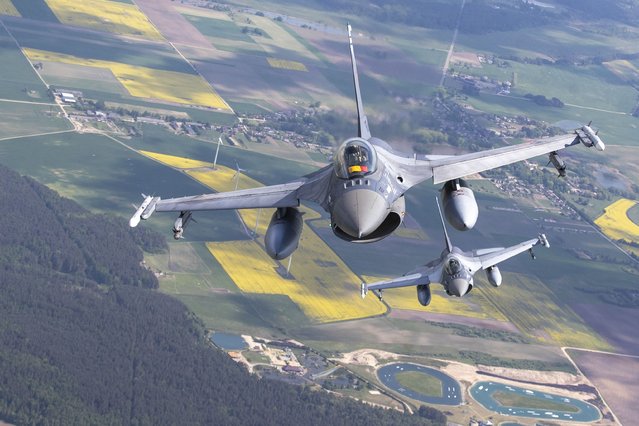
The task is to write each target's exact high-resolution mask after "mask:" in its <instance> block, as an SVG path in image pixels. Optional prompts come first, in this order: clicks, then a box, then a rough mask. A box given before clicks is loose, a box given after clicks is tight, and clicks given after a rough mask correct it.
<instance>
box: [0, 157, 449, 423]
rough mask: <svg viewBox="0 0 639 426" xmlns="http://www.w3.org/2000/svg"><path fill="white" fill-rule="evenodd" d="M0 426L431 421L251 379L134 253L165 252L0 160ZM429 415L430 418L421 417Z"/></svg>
mask: <svg viewBox="0 0 639 426" xmlns="http://www.w3.org/2000/svg"><path fill="white" fill-rule="evenodd" d="M0 182H1V184H0V213H1V214H2V217H3V218H5V222H4V223H5V229H4V230H3V232H2V233H0V421H4V422H7V423H10V424H15V425H26V424H30V425H31V424H65V425H76V424H77V425H88V424H91V425H101V424H109V425H119V424H121V425H161V424H189V425H191V424H217V425H258V424H259V425H276V424H277V425H293V424H295V425H319V424H330V425H367V426H373V425H384V424H399V423H401V424H405V425H431V424H445V416H442V415H441V413H439V414H438V412H436V410H435V412H433V410H431V409H422V410H419V411H418V412H417V414H416V415H414V416H408V415H403V414H401V413H399V412H396V411H393V410H384V409H381V408H372V407H369V406H367V405H364V404H362V403H360V402H357V401H354V400H352V399H349V398H343V397H335V396H332V395H329V394H327V393H325V392H320V391H315V390H311V389H310V388H308V387H300V386H292V385H288V384H285V383H283V382H279V381H271V380H260V379H259V378H257V377H256V376H253V375H250V374H249V373H248V372H247V371H246V370H245V369H244V368H243V367H241V366H239V365H237V364H236V363H234V362H233V361H231V359H230V358H229V357H228V356H227V355H226V354H225V353H223V352H221V351H219V350H217V349H215V348H213V347H211V346H210V345H209V344H207V343H206V338H205V337H206V332H205V330H204V328H203V326H202V325H201V323H200V322H199V321H198V320H197V318H195V317H194V316H193V314H191V313H190V312H189V311H188V310H187V309H186V308H185V306H184V305H182V303H181V302H179V301H177V300H176V299H173V298H171V297H169V296H166V295H162V294H160V293H158V292H157V291H156V290H154V287H156V286H157V281H156V278H155V276H154V275H153V274H151V273H150V272H149V271H148V270H146V269H145V268H144V267H143V265H142V263H141V261H142V259H143V252H142V249H141V247H143V248H144V249H145V250H152V251H158V250H163V249H164V248H165V244H166V243H165V242H164V240H163V239H162V237H158V236H157V235H156V234H153V233H150V232H148V233H144V234H139V233H134V231H132V230H130V229H129V228H128V227H127V226H126V223H125V221H124V219H121V218H113V217H108V216H104V215H95V214H91V213H89V212H88V211H86V210H85V209H83V208H82V207H81V206H79V205H78V204H77V203H75V202H73V201H70V200H67V199H64V198H62V197H60V196H58V195H57V194H56V193H54V192H53V191H51V190H49V189H48V188H46V187H44V186H42V185H40V184H39V183H37V182H36V181H34V180H32V179H30V178H26V177H21V176H19V175H18V174H17V173H15V172H13V171H11V170H9V169H7V168H5V167H3V166H0ZM429 418H434V419H436V420H429Z"/></svg>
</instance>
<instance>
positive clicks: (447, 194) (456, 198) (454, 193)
mask: <svg viewBox="0 0 639 426" xmlns="http://www.w3.org/2000/svg"><path fill="white" fill-rule="evenodd" d="M442 192H443V195H442V204H443V207H444V215H445V216H446V220H447V221H448V223H450V224H451V225H452V226H453V227H454V228H455V229H457V230H458V231H467V230H469V229H472V228H473V226H475V223H477V217H478V216H479V208H478V207H477V201H475V194H473V191H472V190H471V189H470V188H469V187H468V184H467V183H466V181H464V180H463V179H454V180H450V181H448V182H446V183H445V184H444V188H442Z"/></svg>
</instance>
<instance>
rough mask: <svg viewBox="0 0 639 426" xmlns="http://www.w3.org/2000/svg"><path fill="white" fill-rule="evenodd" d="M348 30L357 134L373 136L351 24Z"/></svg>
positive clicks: (367, 136) (364, 137)
mask: <svg viewBox="0 0 639 426" xmlns="http://www.w3.org/2000/svg"><path fill="white" fill-rule="evenodd" d="M346 29H347V31H348V45H349V47H350V50H351V65H352V66H353V84H354V85H355V101H356V102H357V124H358V129H357V136H359V137H360V138H363V139H367V140H368V139H370V138H371V131H370V130H369V129H368V119H367V118H366V114H365V113H364V104H363V103H362V95H361V93H360V91H359V77H358V76H357V62H356V61H355V50H353V37H352V35H351V24H347V25H346Z"/></svg>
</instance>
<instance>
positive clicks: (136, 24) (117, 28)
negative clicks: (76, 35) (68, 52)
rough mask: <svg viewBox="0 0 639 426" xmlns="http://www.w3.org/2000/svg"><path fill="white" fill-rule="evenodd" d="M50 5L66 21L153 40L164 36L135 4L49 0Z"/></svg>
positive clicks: (102, 0) (84, 0)
mask: <svg viewBox="0 0 639 426" xmlns="http://www.w3.org/2000/svg"><path fill="white" fill-rule="evenodd" d="M47 4H48V5H49V7H50V8H51V10H52V11H53V13H54V14H55V15H56V16H57V17H58V20H59V21H60V22H61V23H63V24H68V25H77V26H81V27H87V28H92V29H97V30H101V31H108V32H112V33H115V34H122V35H134V36H140V37H144V38H147V39H151V40H161V39H162V35H161V34H160V33H159V32H158V31H157V30H156V29H155V27H154V26H153V24H151V22H149V20H148V19H147V17H146V16H144V14H143V13H142V12H140V9H138V8H137V6H135V5H133V4H126V3H120V2H113V1H104V0H83V1H81V2H77V1H73V0H47Z"/></svg>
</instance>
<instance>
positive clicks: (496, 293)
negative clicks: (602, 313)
mask: <svg viewBox="0 0 639 426" xmlns="http://www.w3.org/2000/svg"><path fill="white" fill-rule="evenodd" d="M503 275H504V283H505V284H504V285H502V286H501V287H499V288H493V287H491V286H490V285H489V284H488V283H486V282H485V280H484V279H483V277H481V279H480V281H481V285H480V286H479V288H478V289H477V290H478V291H477V292H478V293H481V294H482V295H484V297H486V299H488V300H489V301H490V302H491V303H492V304H493V305H494V306H495V308H496V309H498V310H500V311H501V313H502V314H503V315H504V316H505V317H506V318H508V319H509V320H510V321H511V322H512V323H513V324H515V326H517V328H518V329H519V330H520V331H521V332H522V333H524V334H525V335H527V336H529V337H531V338H534V339H536V340H538V341H540V342H544V343H549V344H555V345H559V346H573V347H582V348H590V349H603V350H609V349H610V345H609V344H608V343H606V342H605V341H604V340H602V339H601V337H599V336H598V335H597V334H596V333H595V332H594V331H593V330H592V329H591V328H590V327H588V326H587V325H586V324H585V323H584V322H583V320H582V319H581V318H580V317H579V316H578V315H577V314H576V313H575V312H574V311H573V310H572V309H570V307H569V306H568V305H566V304H565V303H562V302H561V301H560V300H559V299H558V298H557V297H556V296H555V295H554V294H553V292H552V291H551V290H550V289H549V288H548V287H546V286H545V285H544V283H542V282H541V281H540V280H539V279H538V278H536V277H532V276H527V275H523V274H511V273H504V274H503Z"/></svg>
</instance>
